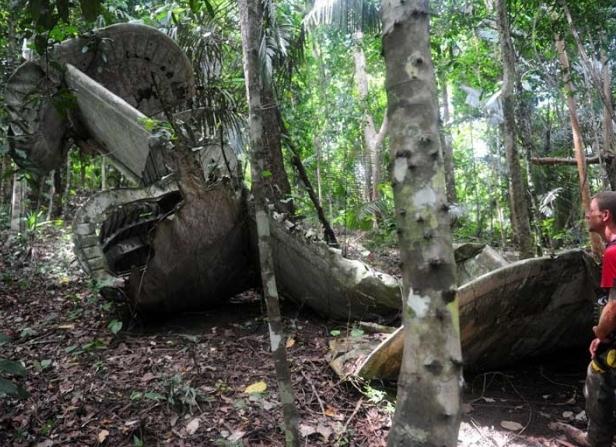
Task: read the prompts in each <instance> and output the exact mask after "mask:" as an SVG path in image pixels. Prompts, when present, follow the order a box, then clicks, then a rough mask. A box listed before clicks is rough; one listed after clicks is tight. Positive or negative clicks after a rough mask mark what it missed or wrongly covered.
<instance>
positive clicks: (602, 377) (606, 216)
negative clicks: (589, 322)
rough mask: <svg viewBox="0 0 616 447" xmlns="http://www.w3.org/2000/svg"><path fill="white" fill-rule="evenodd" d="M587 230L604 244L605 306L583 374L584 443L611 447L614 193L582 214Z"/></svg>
mask: <svg viewBox="0 0 616 447" xmlns="http://www.w3.org/2000/svg"><path fill="white" fill-rule="evenodd" d="M586 222H587V223H588V229H589V230H590V231H592V232H595V233H598V234H599V235H600V236H601V238H602V239H603V240H604V242H605V243H606V248H605V252H604V254H603V267H602V270H601V287H603V288H604V289H606V291H607V293H608V302H607V304H606V305H605V307H604V308H603V311H602V312H601V317H600V319H599V323H598V324H597V326H595V327H593V331H594V333H595V339H594V340H593V341H592V342H591V343H590V348H589V351H590V355H591V358H592V361H591V362H590V365H589V366H588V371H587V373H586V384H585V386H584V396H585V397H586V416H587V417H588V441H589V443H590V445H591V446H592V447H611V445H612V439H613V437H614V435H616V414H615V410H616V340H615V337H614V336H615V335H616V192H615V191H604V192H600V193H598V194H597V195H596V196H594V197H593V199H592V201H591V202H590V209H589V210H588V211H587V212H586Z"/></svg>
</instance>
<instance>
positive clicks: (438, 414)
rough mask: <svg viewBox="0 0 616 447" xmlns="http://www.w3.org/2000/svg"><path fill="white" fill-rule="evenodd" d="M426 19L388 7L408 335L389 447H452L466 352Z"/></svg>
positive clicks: (403, 4)
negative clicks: (461, 325)
mask: <svg viewBox="0 0 616 447" xmlns="http://www.w3.org/2000/svg"><path fill="white" fill-rule="evenodd" d="M428 11H429V8H428V2H427V0H406V1H404V0H384V1H383V3H382V19H383V51H384V54H385V65H386V90H387V100H388V108H387V115H388V117H389V123H390V125H389V126H390V130H389V137H390V142H391V151H392V160H393V172H392V177H393V178H392V181H393V185H394V201H395V206H396V220H397V225H398V237H399V241H400V258H401V261H402V275H403V289H402V296H403V297H404V300H403V304H404V306H403V320H404V328H405V329H404V330H405V334H404V354H403V359H402V367H401V370H400V377H399V379H398V398H397V405H396V413H395V416H394V421H393V425H392V428H391V431H390V434H389V439H388V445H390V446H415V447H419V446H448V447H453V446H455V445H456V444H457V439H458V429H459V426H460V405H461V389H460V385H461V382H462V353H461V348H460V329H459V321H458V303H457V300H456V285H455V284H456V281H455V263H454V257H453V248H452V243H451V230H450V219H449V213H448V206H447V197H446V186H445V174H444V168H443V159H442V157H441V147H440V138H439V129H438V105H437V104H438V103H437V100H436V85H435V78H434V68H433V66H432V60H431V55H430V42H429V33H428V22H429V20H428ZM410 104H412V107H409V105H410Z"/></svg>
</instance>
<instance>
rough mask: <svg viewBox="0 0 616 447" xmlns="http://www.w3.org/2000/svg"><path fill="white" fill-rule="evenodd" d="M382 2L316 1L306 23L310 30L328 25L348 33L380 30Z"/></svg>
mask: <svg viewBox="0 0 616 447" xmlns="http://www.w3.org/2000/svg"><path fill="white" fill-rule="evenodd" d="M379 8H380V2H378V1H375V0H315V2H314V4H313V6H312V9H311V10H310V11H309V12H308V14H306V17H305V18H304V23H305V25H306V27H307V28H308V29H309V30H310V29H312V28H315V27H317V26H321V25H327V26H333V27H334V28H336V29H339V30H342V31H344V32H346V33H349V34H351V33H355V32H357V31H363V32H374V31H378V30H380V27H381V19H380V15H379V14H380V9H379Z"/></svg>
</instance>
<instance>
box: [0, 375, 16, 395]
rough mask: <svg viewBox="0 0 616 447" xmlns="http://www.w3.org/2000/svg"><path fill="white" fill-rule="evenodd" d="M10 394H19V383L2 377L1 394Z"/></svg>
mask: <svg viewBox="0 0 616 447" xmlns="http://www.w3.org/2000/svg"><path fill="white" fill-rule="evenodd" d="M2 394H8V395H10V396H16V395H17V394H18V390H17V385H15V384H14V383H13V382H11V381H9V380H6V379H3V378H2V377H0V395H2Z"/></svg>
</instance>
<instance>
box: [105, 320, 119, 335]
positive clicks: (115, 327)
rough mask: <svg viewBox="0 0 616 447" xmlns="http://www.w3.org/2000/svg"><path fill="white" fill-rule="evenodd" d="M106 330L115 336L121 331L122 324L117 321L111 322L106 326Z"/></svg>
mask: <svg viewBox="0 0 616 447" xmlns="http://www.w3.org/2000/svg"><path fill="white" fill-rule="evenodd" d="M107 329H109V330H110V331H111V333H112V334H113V335H117V334H118V332H120V331H121V330H122V322H121V321H119V320H111V321H110V322H109V324H108V325H107Z"/></svg>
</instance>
